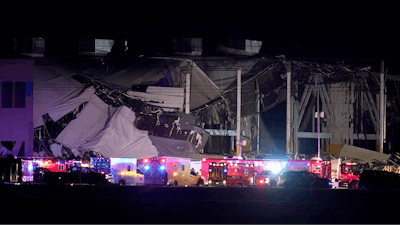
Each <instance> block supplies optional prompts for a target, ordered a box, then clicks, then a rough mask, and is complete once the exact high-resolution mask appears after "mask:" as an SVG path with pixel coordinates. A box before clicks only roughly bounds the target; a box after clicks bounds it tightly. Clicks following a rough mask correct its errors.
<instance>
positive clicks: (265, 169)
mask: <svg viewBox="0 0 400 225" xmlns="http://www.w3.org/2000/svg"><path fill="white" fill-rule="evenodd" d="M201 162H202V165H201V174H202V176H203V177H204V179H205V183H207V182H208V179H209V166H210V165H211V164H210V163H220V162H222V163H236V162H242V163H249V164H252V165H253V168H254V173H255V178H254V179H253V182H252V183H251V185H256V186H260V187H267V186H268V187H269V186H274V184H276V181H277V179H278V177H279V175H280V174H281V173H282V172H284V171H287V170H293V171H309V166H310V164H309V162H310V160H290V159H245V160H237V159H230V158H229V159H208V158H203V159H202V160H201Z"/></svg>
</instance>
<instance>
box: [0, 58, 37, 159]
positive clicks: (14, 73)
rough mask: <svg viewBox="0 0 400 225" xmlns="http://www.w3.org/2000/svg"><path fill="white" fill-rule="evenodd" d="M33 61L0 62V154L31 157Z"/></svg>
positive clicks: (12, 60) (11, 60)
mask: <svg viewBox="0 0 400 225" xmlns="http://www.w3.org/2000/svg"><path fill="white" fill-rule="evenodd" d="M32 82H33V60H26V59H10V60H0V144H1V145H0V155H8V154H13V155H16V156H32V147H33V96H32Z"/></svg>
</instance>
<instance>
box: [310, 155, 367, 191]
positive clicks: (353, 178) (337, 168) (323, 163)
mask: <svg viewBox="0 0 400 225" xmlns="http://www.w3.org/2000/svg"><path fill="white" fill-rule="evenodd" d="M356 165H357V164H356V163H355V162H349V161H342V160H340V159H336V160H318V159H312V160H311V161H310V172H312V173H314V174H316V175H318V176H319V177H321V178H329V179H331V180H332V187H336V188H337V187H346V188H351V189H355V188H357V186H358V181H359V180H360V173H359V171H358V170H357V167H356Z"/></svg>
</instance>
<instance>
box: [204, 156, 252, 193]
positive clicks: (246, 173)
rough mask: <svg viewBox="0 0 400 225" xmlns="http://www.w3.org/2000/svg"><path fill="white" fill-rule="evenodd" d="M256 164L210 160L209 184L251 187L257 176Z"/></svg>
mask: <svg viewBox="0 0 400 225" xmlns="http://www.w3.org/2000/svg"><path fill="white" fill-rule="evenodd" d="M254 171H255V170H254V164H253V163H248V162H243V161H241V160H240V161H236V162H210V163H209V172H208V186H237V187H249V186H250V185H252V183H253V179H254V176H255V173H254Z"/></svg>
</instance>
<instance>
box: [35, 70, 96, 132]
mask: <svg viewBox="0 0 400 225" xmlns="http://www.w3.org/2000/svg"><path fill="white" fill-rule="evenodd" d="M90 92H94V89H93V88H92V89H87V90H84V88H83V85H82V84H80V83H78V82H77V81H75V80H73V79H72V78H70V77H59V78H56V79H52V80H49V81H46V82H43V83H42V82H39V83H34V85H33V97H34V98H33V124H34V127H39V126H42V125H43V124H44V123H43V120H42V116H43V115H44V114H46V113H49V116H50V117H51V118H52V119H53V120H54V121H57V120H58V119H60V118H61V117H63V116H64V115H66V114H67V113H69V112H71V111H72V110H73V109H74V108H76V107H78V106H79V105H80V104H82V103H80V104H69V105H65V104H63V103H65V102H68V101H71V99H75V98H76V97H78V96H81V98H82V97H84V98H85V99H86V100H85V101H88V100H89V98H88V96H87V94H89V93H90ZM82 93H85V95H82ZM79 100H80V99H79ZM74 101H76V99H75V100H74ZM71 103H72V102H71ZM61 104H62V105H63V107H60V105H61Z"/></svg>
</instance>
